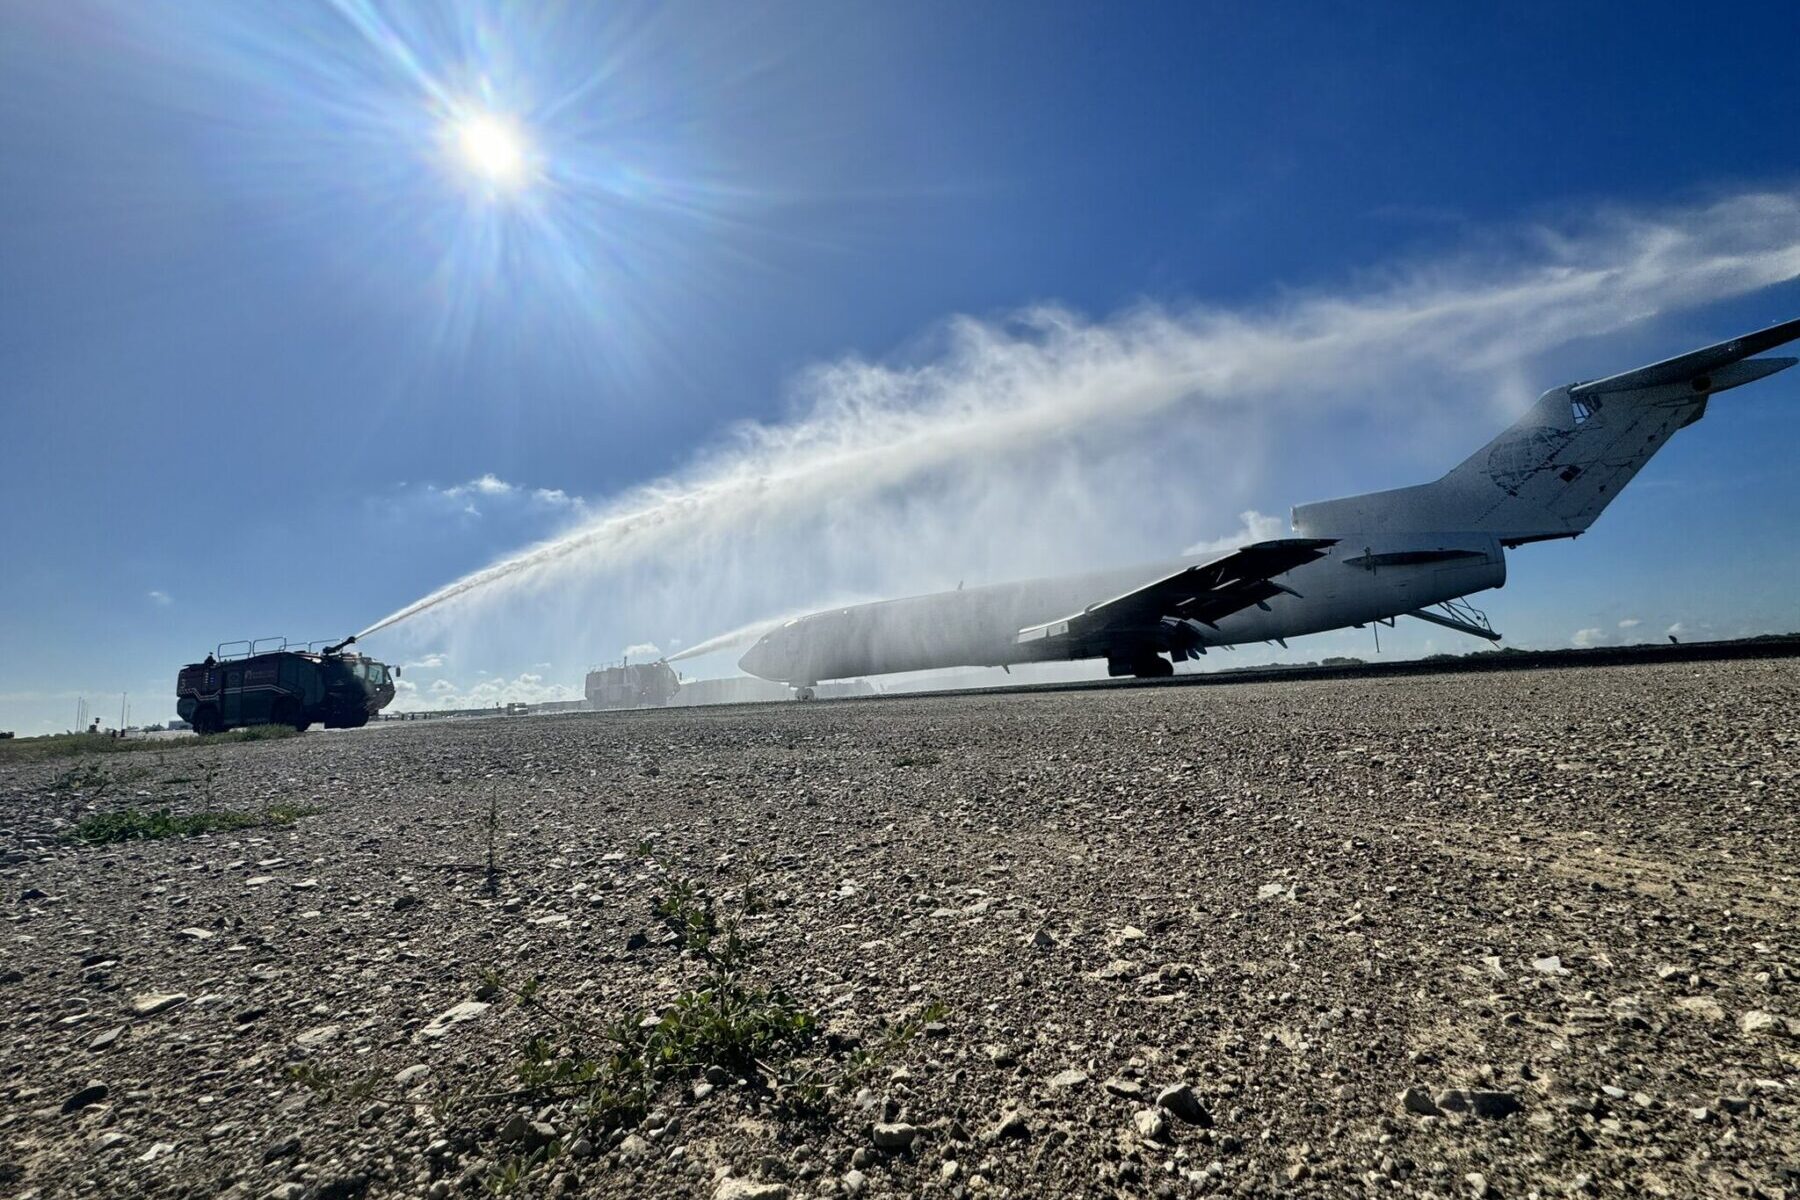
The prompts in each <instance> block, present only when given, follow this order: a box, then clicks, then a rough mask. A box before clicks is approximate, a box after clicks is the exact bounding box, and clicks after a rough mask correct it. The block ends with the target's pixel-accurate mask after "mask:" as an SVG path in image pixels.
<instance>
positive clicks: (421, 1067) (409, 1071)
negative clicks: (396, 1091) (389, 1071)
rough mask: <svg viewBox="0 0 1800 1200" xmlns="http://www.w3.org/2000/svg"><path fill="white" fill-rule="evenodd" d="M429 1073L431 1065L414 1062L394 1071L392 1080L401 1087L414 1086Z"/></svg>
mask: <svg viewBox="0 0 1800 1200" xmlns="http://www.w3.org/2000/svg"><path fill="white" fill-rule="evenodd" d="M429 1074H431V1067H430V1066H429V1065H428V1064H426V1063H414V1064H413V1065H412V1066H410V1067H406V1068H404V1069H402V1070H399V1071H396V1072H394V1082H395V1083H397V1084H399V1085H400V1086H401V1087H403V1088H410V1087H415V1086H417V1085H418V1084H419V1083H421V1082H422V1081H423V1080H424V1078H425V1077H426V1076H427V1075H429Z"/></svg>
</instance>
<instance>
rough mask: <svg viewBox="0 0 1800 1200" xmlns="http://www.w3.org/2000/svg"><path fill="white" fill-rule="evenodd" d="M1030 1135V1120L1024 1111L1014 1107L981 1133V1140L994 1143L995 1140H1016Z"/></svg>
mask: <svg viewBox="0 0 1800 1200" xmlns="http://www.w3.org/2000/svg"><path fill="white" fill-rule="evenodd" d="M1030 1136H1031V1124H1030V1122H1029V1121H1027V1120H1026V1119H1025V1114H1024V1113H1022V1112H1020V1111H1019V1110H1018V1109H1016V1108H1014V1109H1009V1110H1007V1111H1006V1112H1005V1113H1002V1114H1001V1116H1000V1119H999V1120H998V1121H996V1122H994V1124H993V1125H992V1126H990V1127H989V1128H988V1130H987V1132H985V1133H983V1134H982V1135H981V1140H982V1141H984V1142H987V1143H988V1144H990V1145H992V1144H993V1143H995V1142H1005V1141H1016V1140H1019V1139H1021V1138H1028V1137H1030Z"/></svg>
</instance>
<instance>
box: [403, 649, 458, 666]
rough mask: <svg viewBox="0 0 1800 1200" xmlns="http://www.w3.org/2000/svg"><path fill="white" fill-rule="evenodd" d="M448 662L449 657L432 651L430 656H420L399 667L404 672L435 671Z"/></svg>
mask: <svg viewBox="0 0 1800 1200" xmlns="http://www.w3.org/2000/svg"><path fill="white" fill-rule="evenodd" d="M449 661H450V656H449V655H447V654H441V653H438V652H436V651H434V652H432V653H430V654H422V655H420V656H419V657H418V658H416V659H414V660H413V661H412V662H407V663H401V664H400V665H401V667H402V668H403V669H404V670H408V671H436V670H438V669H439V668H440V667H442V666H444V665H445V664H446V663H448V662H449Z"/></svg>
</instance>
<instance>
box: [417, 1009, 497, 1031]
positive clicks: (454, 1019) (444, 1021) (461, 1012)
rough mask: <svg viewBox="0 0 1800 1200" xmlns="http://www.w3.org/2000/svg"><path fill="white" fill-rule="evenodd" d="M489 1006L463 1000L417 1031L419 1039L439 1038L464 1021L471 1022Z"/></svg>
mask: <svg viewBox="0 0 1800 1200" xmlns="http://www.w3.org/2000/svg"><path fill="white" fill-rule="evenodd" d="M490 1007H491V1006H490V1005H489V1004H487V1003H486V1002H485V1001H482V1000H464V1001H463V1002H462V1003H461V1004H455V1005H452V1006H451V1007H449V1008H447V1009H445V1010H444V1011H443V1012H441V1013H439V1014H438V1015H437V1016H435V1017H433V1018H432V1019H431V1021H430V1022H429V1023H428V1024H427V1025H426V1026H425V1028H423V1029H421V1030H419V1036H420V1037H426V1038H441V1037H443V1036H444V1035H445V1034H446V1033H449V1032H450V1031H451V1030H452V1029H454V1028H455V1027H456V1026H458V1025H461V1024H463V1023H464V1022H466V1021H473V1020H474V1019H475V1018H476V1017H479V1016H480V1015H481V1014H482V1013H484V1012H486V1011H487V1010H488V1009H489V1008H490Z"/></svg>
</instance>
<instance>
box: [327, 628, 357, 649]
mask: <svg viewBox="0 0 1800 1200" xmlns="http://www.w3.org/2000/svg"><path fill="white" fill-rule="evenodd" d="M355 641H356V635H355V634H354V633H353V634H351V635H350V636H349V637H347V638H345V639H344V640H343V641H341V642H338V643H337V644H336V645H333V646H327V647H325V649H324V650H322V651H320V653H321V654H342V653H343V652H344V647H345V646H349V645H353V644H354V643H355Z"/></svg>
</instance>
